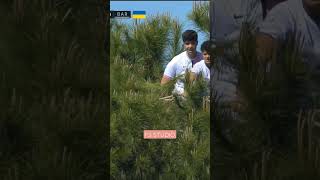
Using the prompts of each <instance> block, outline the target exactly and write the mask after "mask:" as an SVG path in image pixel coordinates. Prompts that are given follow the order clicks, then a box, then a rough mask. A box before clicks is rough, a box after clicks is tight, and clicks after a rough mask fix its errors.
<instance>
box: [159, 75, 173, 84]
mask: <svg viewBox="0 0 320 180" xmlns="http://www.w3.org/2000/svg"><path fill="white" fill-rule="evenodd" d="M169 81H171V78H170V77H169V76H166V75H163V77H162V79H161V85H164V84H167V83H168V82H169Z"/></svg>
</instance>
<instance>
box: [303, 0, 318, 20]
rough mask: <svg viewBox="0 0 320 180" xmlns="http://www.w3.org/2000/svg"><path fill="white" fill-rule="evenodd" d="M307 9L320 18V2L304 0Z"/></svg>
mask: <svg viewBox="0 0 320 180" xmlns="http://www.w3.org/2000/svg"><path fill="white" fill-rule="evenodd" d="M303 2H304V5H305V6H306V7H307V9H308V10H309V11H310V12H311V13H312V14H313V15H315V16H320V0H303Z"/></svg>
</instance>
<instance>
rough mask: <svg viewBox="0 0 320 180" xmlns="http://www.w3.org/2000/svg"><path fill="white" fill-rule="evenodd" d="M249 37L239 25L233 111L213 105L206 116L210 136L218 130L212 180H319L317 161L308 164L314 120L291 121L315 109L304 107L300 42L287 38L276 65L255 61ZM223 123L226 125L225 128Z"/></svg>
mask: <svg viewBox="0 0 320 180" xmlns="http://www.w3.org/2000/svg"><path fill="white" fill-rule="evenodd" d="M252 32H253V28H252V26H251V25H250V24H243V28H242V32H241V37H240V41H239V54H238V55H236V56H235V57H234V59H233V60H232V61H231V62H232V65H233V66H234V67H235V68H236V70H237V71H238V84H237V88H238V99H237V100H238V101H239V102H235V103H238V106H236V107H234V106H230V107H229V108H226V109H225V108H222V107H220V106H219V102H216V104H215V105H214V107H215V110H214V111H212V113H211V116H213V117H214V118H215V119H217V120H216V121H217V122H215V124H216V125H217V126H218V127H216V128H215V130H217V129H219V128H222V130H217V131H216V132H214V133H215V136H216V137H217V138H216V140H215V142H214V144H215V149H213V153H214V161H213V164H214V167H213V169H214V170H213V171H214V173H213V176H214V178H216V179H265V180H267V179H270V180H271V179H304V178H306V177H308V178H310V179H319V166H318V165H315V164H317V162H318V159H316V160H314V158H315V156H314V154H316V153H318V149H317V148H316V147H318V145H319V144H318V142H317V141H318V140H317V139H318V138H319V137H318V136H315V134H314V133H313V129H314V128H315V127H314V125H313V123H312V122H314V121H317V119H319V117H316V116H315V115H313V116H312V118H313V120H306V119H308V118H310V117H309V115H301V117H300V119H298V117H297V114H298V112H299V111H300V108H302V109H308V110H312V109H314V108H318V106H315V104H313V103H312V102H311V101H310V95H311V94H312V91H310V89H309V88H310V87H309V86H310V83H311V82H312V81H311V82H310V80H309V73H308V70H307V69H306V66H305V64H304V63H303V61H302V59H301V54H300V49H301V46H300V43H299V42H301V41H300V40H301V39H299V37H301V36H300V35H299V34H295V33H293V34H288V36H287V40H286V43H284V46H283V51H281V52H280V53H279V55H278V56H277V59H276V60H275V61H269V62H268V63H266V62H261V61H259V60H258V59H257V56H256V54H255V51H252V50H253V49H256V45H255V37H254V34H253V33H252ZM313 83H314V82H313ZM303 111H305V110H303ZM300 113H301V111H300ZM232 114H234V115H232ZM309 114H310V113H309ZM302 117H303V118H302ZM230 119H231V120H230ZM301 119H303V120H301ZM228 121H229V122H230V121H231V122H232V123H231V125H230V124H229V125H225V122H228ZM301 121H302V122H304V123H302V122H301ZM297 122H298V127H297ZM307 122H309V123H307ZM305 134H308V138H306V137H305ZM297 139H298V141H297ZM306 139H307V140H306ZM302 141H303V142H302ZM306 141H307V142H306ZM305 145H308V148H304V146H305ZM299 149H300V150H299ZM302 149H304V150H302ZM305 149H308V150H305ZM307 152H309V153H307ZM306 154H309V155H308V156H306ZM306 157H309V158H306ZM310 157H313V158H310ZM311 159H313V160H311ZM301 164H303V165H301Z"/></svg>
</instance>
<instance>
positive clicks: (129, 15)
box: [110, 11, 146, 19]
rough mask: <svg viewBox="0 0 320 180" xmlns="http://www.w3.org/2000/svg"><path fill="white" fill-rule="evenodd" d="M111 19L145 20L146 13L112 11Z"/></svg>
mask: <svg viewBox="0 0 320 180" xmlns="http://www.w3.org/2000/svg"><path fill="white" fill-rule="evenodd" d="M110 17H111V18H133V19H145V18H146V11H110Z"/></svg>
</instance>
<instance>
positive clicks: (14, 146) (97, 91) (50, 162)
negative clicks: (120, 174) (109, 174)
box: [0, 0, 108, 180]
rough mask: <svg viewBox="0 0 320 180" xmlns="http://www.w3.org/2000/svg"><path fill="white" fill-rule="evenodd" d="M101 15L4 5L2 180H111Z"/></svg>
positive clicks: (45, 5)
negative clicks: (107, 174) (108, 158)
mask: <svg viewBox="0 0 320 180" xmlns="http://www.w3.org/2000/svg"><path fill="white" fill-rule="evenodd" d="M100 7H101V8H102V7H103V6H102V4H100V3H99V1H37V0H31V1H23V0H15V1H2V2H1V3H0V9H1V11H0V14H1V15H0V23H1V27H2V28H1V30H0V39H1V41H0V63H1V64H0V72H1V75H0V107H1V112H0V117H1V118H0V139H1V140H0V142H1V143H0V144H1V145H0V179H8V180H10V179H30V180H31V179H32V180H33V179H77V180H78V179H104V178H106V168H105V167H106V163H107V161H106V154H105V152H106V148H107V146H106V145H107V144H106V139H105V137H106V124H105V122H104V119H105V118H106V116H107V114H106V112H107V110H106V109H107V108H108V107H107V95H106V94H105V93H104V91H105V89H106V84H105V83H106V79H107V77H108V76H107V72H106V70H107V66H106V63H105V62H104V60H103V59H104V58H105V55H104V49H103V41H104V39H105V37H104V35H105V30H106V29H105V28H106V24H105V22H104V20H103V9H101V11H100V12H98V11H97V8H100ZM99 13H100V14H99Z"/></svg>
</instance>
